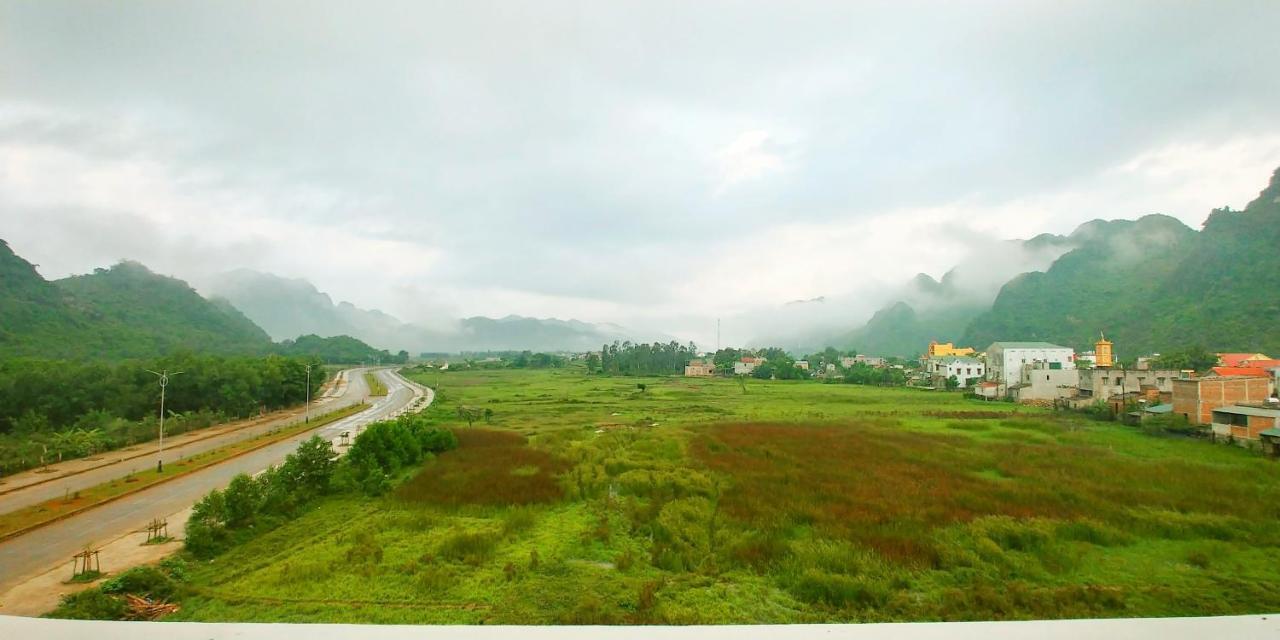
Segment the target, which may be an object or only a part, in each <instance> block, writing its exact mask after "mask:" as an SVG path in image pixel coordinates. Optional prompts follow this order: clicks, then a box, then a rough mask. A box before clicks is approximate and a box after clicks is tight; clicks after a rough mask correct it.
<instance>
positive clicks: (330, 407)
mask: <svg viewBox="0 0 1280 640" xmlns="http://www.w3.org/2000/svg"><path fill="white" fill-rule="evenodd" d="M365 371H366V370H365V369H347V370H345V371H342V372H340V373H339V374H338V379H341V380H344V383H342V384H340V385H339V387H340V388H338V389H330V390H329V391H328V392H327V393H326V394H325V395H323V396H320V397H319V398H316V399H315V400H313V401H312V403H311V413H312V415H319V414H321V413H326V412H329V411H334V410H337V409H341V408H343V407H347V406H350V405H353V404H356V403H358V402H363V401H364V399H365V397H366V396H367V395H368V394H369V387H368V385H367V384H365V381H364V372H365ZM302 415H303V411H302V410H301V409H295V410H291V411H289V412H287V413H286V415H281V416H278V417H275V418H273V419H270V420H264V421H263V422H261V423H258V424H254V425H252V426H240V427H226V426H215V427H209V428H208V429H199V430H196V431H188V432H187V433H184V434H182V435H179V436H176V437H171V438H165V448H164V460H165V462H173V461H176V460H181V459H183V458H187V457H190V456H193V455H195V454H197V453H203V452H205V451H211V450H213V449H217V448H219V447H224V446H226V445H229V444H232V443H235V442H240V441H241V440H246V439H249V438H252V437H254V436H257V435H259V434H263V433H266V432H268V431H271V430H273V429H277V428H279V427H281V426H284V425H287V424H294V423H297V422H301V421H302ZM144 448H145V450H146V452H145V453H143V455H138V454H139V453H140V452H142V450H143V449H144ZM155 448H156V443H155V442H147V443H145V444H142V445H138V446H135V447H130V448H128V449H120V450H117V451H110V452H107V453H105V454H103V456H102V457H103V458H107V459H114V460H119V461H118V462H114V463H108V462H107V461H101V462H99V463H98V464H99V465H100V466H97V467H93V468H88V469H87V470H85V471H83V472H81V473H77V474H75V475H71V476H67V477H65V478H57V479H54V480H48V479H46V477H45V476H42V475H41V474H39V473H37V472H30V471H29V472H24V473H23V474H21V476H10V477H8V478H5V481H4V482H3V483H0V513H8V512H10V511H16V510H18V509H21V508H23V507H28V506H31V505H33V504H40V503H41V502H45V501H46V500H53V499H55V498H60V497H62V496H64V495H67V494H69V493H74V492H76V491H80V490H82V489H87V488H89V487H96V486H98V485H100V484H102V483H104V482H110V481H112V480H115V479H116V478H121V477H124V476H126V475H129V474H130V473H133V472H136V471H142V470H146V469H150V468H152V467H154V466H155V464H156V456H155ZM125 456H138V457H133V458H130V459H127V460H125V459H122V458H124V457H125ZM92 464H94V463H91V462H87V461H84V460H75V461H68V462H66V463H63V464H61V465H55V467H62V468H63V469H69V468H74V467H77V466H79V467H80V468H85V467H86V466H90V465H92Z"/></svg>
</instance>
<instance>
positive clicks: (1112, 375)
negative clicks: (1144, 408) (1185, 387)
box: [1080, 369, 1182, 400]
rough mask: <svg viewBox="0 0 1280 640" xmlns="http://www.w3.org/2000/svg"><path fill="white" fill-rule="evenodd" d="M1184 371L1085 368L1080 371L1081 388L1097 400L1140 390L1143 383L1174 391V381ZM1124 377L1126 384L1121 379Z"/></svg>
mask: <svg viewBox="0 0 1280 640" xmlns="http://www.w3.org/2000/svg"><path fill="white" fill-rule="evenodd" d="M1181 377H1182V372H1181V371H1178V370H1176V369H1173V370H1155V369H1152V370H1146V371H1143V370H1136V369H1130V370H1127V371H1121V370H1120V369H1085V370H1081V371H1080V390H1081V391H1086V390H1087V391H1089V393H1090V395H1091V396H1092V397H1093V398H1094V399H1095V400H1106V399H1107V398H1110V397H1111V396H1114V395H1119V394H1121V393H1124V392H1126V391H1140V390H1141V389H1142V386H1143V385H1151V386H1153V387H1156V388H1157V389H1159V390H1160V393H1173V382H1174V381H1175V380H1177V379H1179V378H1181ZM1121 378H1123V379H1124V384H1123V385H1122V384H1121V383H1120V379H1121Z"/></svg>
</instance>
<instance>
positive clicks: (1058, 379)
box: [1008, 360, 1080, 402]
mask: <svg viewBox="0 0 1280 640" xmlns="http://www.w3.org/2000/svg"><path fill="white" fill-rule="evenodd" d="M1056 364H1058V363H1056V362H1052V361H1045V360H1035V361H1032V362H1028V363H1026V364H1023V365H1022V368H1021V371H1020V372H1019V375H1018V382H1017V384H1014V385H1011V386H1010V387H1009V388H1008V389H1009V391H1008V394H1009V396H1010V397H1012V398H1013V399H1014V400H1017V401H1018V402H1027V401H1031V400H1058V399H1061V398H1069V397H1071V396H1074V395H1076V388H1077V387H1078V386H1079V385H1080V370H1079V369H1076V368H1075V367H1071V368H1069V369H1064V368H1062V367H1061V366H1054V365H1056Z"/></svg>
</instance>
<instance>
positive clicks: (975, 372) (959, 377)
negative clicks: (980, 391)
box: [924, 356, 986, 389]
mask: <svg viewBox="0 0 1280 640" xmlns="http://www.w3.org/2000/svg"><path fill="white" fill-rule="evenodd" d="M924 367H925V373H927V374H928V375H929V380H930V384H932V385H933V386H934V387H939V388H941V387H945V386H946V385H947V379H948V378H950V377H952V376H955V379H956V381H958V382H959V383H960V388H962V389H963V388H968V387H971V386H973V385H974V384H977V383H978V382H980V381H981V380H982V379H983V378H984V377H986V365H984V364H983V363H982V361H981V360H978V359H977V358H966V357H961V356H943V357H941V358H930V359H928V360H926V361H925V364H924Z"/></svg>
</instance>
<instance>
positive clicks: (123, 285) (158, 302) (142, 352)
mask: <svg viewBox="0 0 1280 640" xmlns="http://www.w3.org/2000/svg"><path fill="white" fill-rule="evenodd" d="M0 275H3V278H2V279H0V320H3V322H2V323H0V356H38V357H45V358H132V357H151V356H157V355H163V354H167V353H173V352H176V351H183V350H190V351H200V352H205V353H220V354H236V353H239V354H251V353H265V352H267V351H268V350H269V349H270V348H271V340H270V338H269V337H268V336H267V334H266V333H265V332H263V331H262V329H260V328H258V327H257V325H255V324H253V322H251V321H250V320H249V319H248V318H245V317H244V315H243V314H241V313H240V312H239V311H236V310H235V309H234V308H232V307H231V306H230V305H229V304H226V303H225V302H211V301H209V300H206V299H204V298H202V297H200V295H199V294H198V293H196V292H195V290H193V289H192V288H191V287H190V286H188V285H187V284H186V283H185V282H183V281H181V280H177V279H175V278H169V277H166V276H160V275H157V274H155V273H152V272H151V271H149V270H148V269H147V268H146V267H144V266H142V265H141V264H138V263H136V262H122V263H120V264H117V265H116V266H114V267H111V268H110V269H97V270H95V271H94V272H93V273H91V274H87V275H82V276H72V277H70V278H66V279H63V280H56V281H53V282H49V281H46V280H45V279H44V278H43V277H41V276H40V274H39V273H37V272H36V270H35V268H34V267H33V266H32V265H31V263H29V262H27V261H26V260H23V259H22V258H21V257H19V256H17V255H16V254H14V253H13V251H12V250H10V248H9V246H8V244H7V243H4V242H2V241H0Z"/></svg>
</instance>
